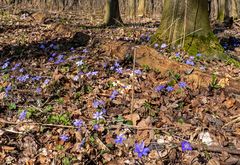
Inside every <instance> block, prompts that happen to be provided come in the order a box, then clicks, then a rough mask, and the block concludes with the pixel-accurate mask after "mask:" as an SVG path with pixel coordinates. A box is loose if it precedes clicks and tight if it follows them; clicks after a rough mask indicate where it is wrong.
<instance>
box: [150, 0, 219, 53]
mask: <svg viewBox="0 0 240 165" xmlns="http://www.w3.org/2000/svg"><path fill="white" fill-rule="evenodd" d="M207 9H208V0H185V1H183V0H172V1H165V3H164V7H163V15H162V19H161V24H160V27H159V29H158V30H157V33H156V34H155V36H154V37H153V38H152V41H153V42H160V43H161V42H167V43H168V44H170V45H176V44H177V45H181V46H182V47H183V48H184V49H185V50H186V51H188V52H189V53H190V54H193V55H194V54H196V53H198V52H202V53H205V54H212V53H213V52H214V51H217V52H218V51H222V48H221V46H220V44H219V43H218V40H217V39H216V37H215V36H214V35H213V33H212V30H211V27H210V22H209V16H208V10H207Z"/></svg>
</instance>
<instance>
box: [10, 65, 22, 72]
mask: <svg viewBox="0 0 240 165" xmlns="http://www.w3.org/2000/svg"><path fill="white" fill-rule="evenodd" d="M20 65H21V64H20V63H17V64H15V65H14V67H13V68H12V71H14V70H16V69H17V67H19V66H20Z"/></svg>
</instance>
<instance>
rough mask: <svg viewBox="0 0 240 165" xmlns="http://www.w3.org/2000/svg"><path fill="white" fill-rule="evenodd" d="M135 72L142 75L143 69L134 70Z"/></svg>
mask: <svg viewBox="0 0 240 165" xmlns="http://www.w3.org/2000/svg"><path fill="white" fill-rule="evenodd" d="M134 73H135V74H137V75H140V74H142V71H141V70H140V69H137V70H135V71H134Z"/></svg>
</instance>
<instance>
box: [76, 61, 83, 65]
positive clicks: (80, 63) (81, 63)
mask: <svg viewBox="0 0 240 165" xmlns="http://www.w3.org/2000/svg"><path fill="white" fill-rule="evenodd" d="M83 64H84V63H83V61H82V60H80V61H77V62H76V65H77V66H78V67H79V66H81V65H83Z"/></svg>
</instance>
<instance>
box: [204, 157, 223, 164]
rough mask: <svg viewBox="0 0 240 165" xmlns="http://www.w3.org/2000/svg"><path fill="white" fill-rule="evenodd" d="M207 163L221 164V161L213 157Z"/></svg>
mask: <svg viewBox="0 0 240 165" xmlns="http://www.w3.org/2000/svg"><path fill="white" fill-rule="evenodd" d="M207 165H220V162H219V161H218V160H217V159H215V158H212V159H210V160H209V161H208V163H207Z"/></svg>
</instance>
